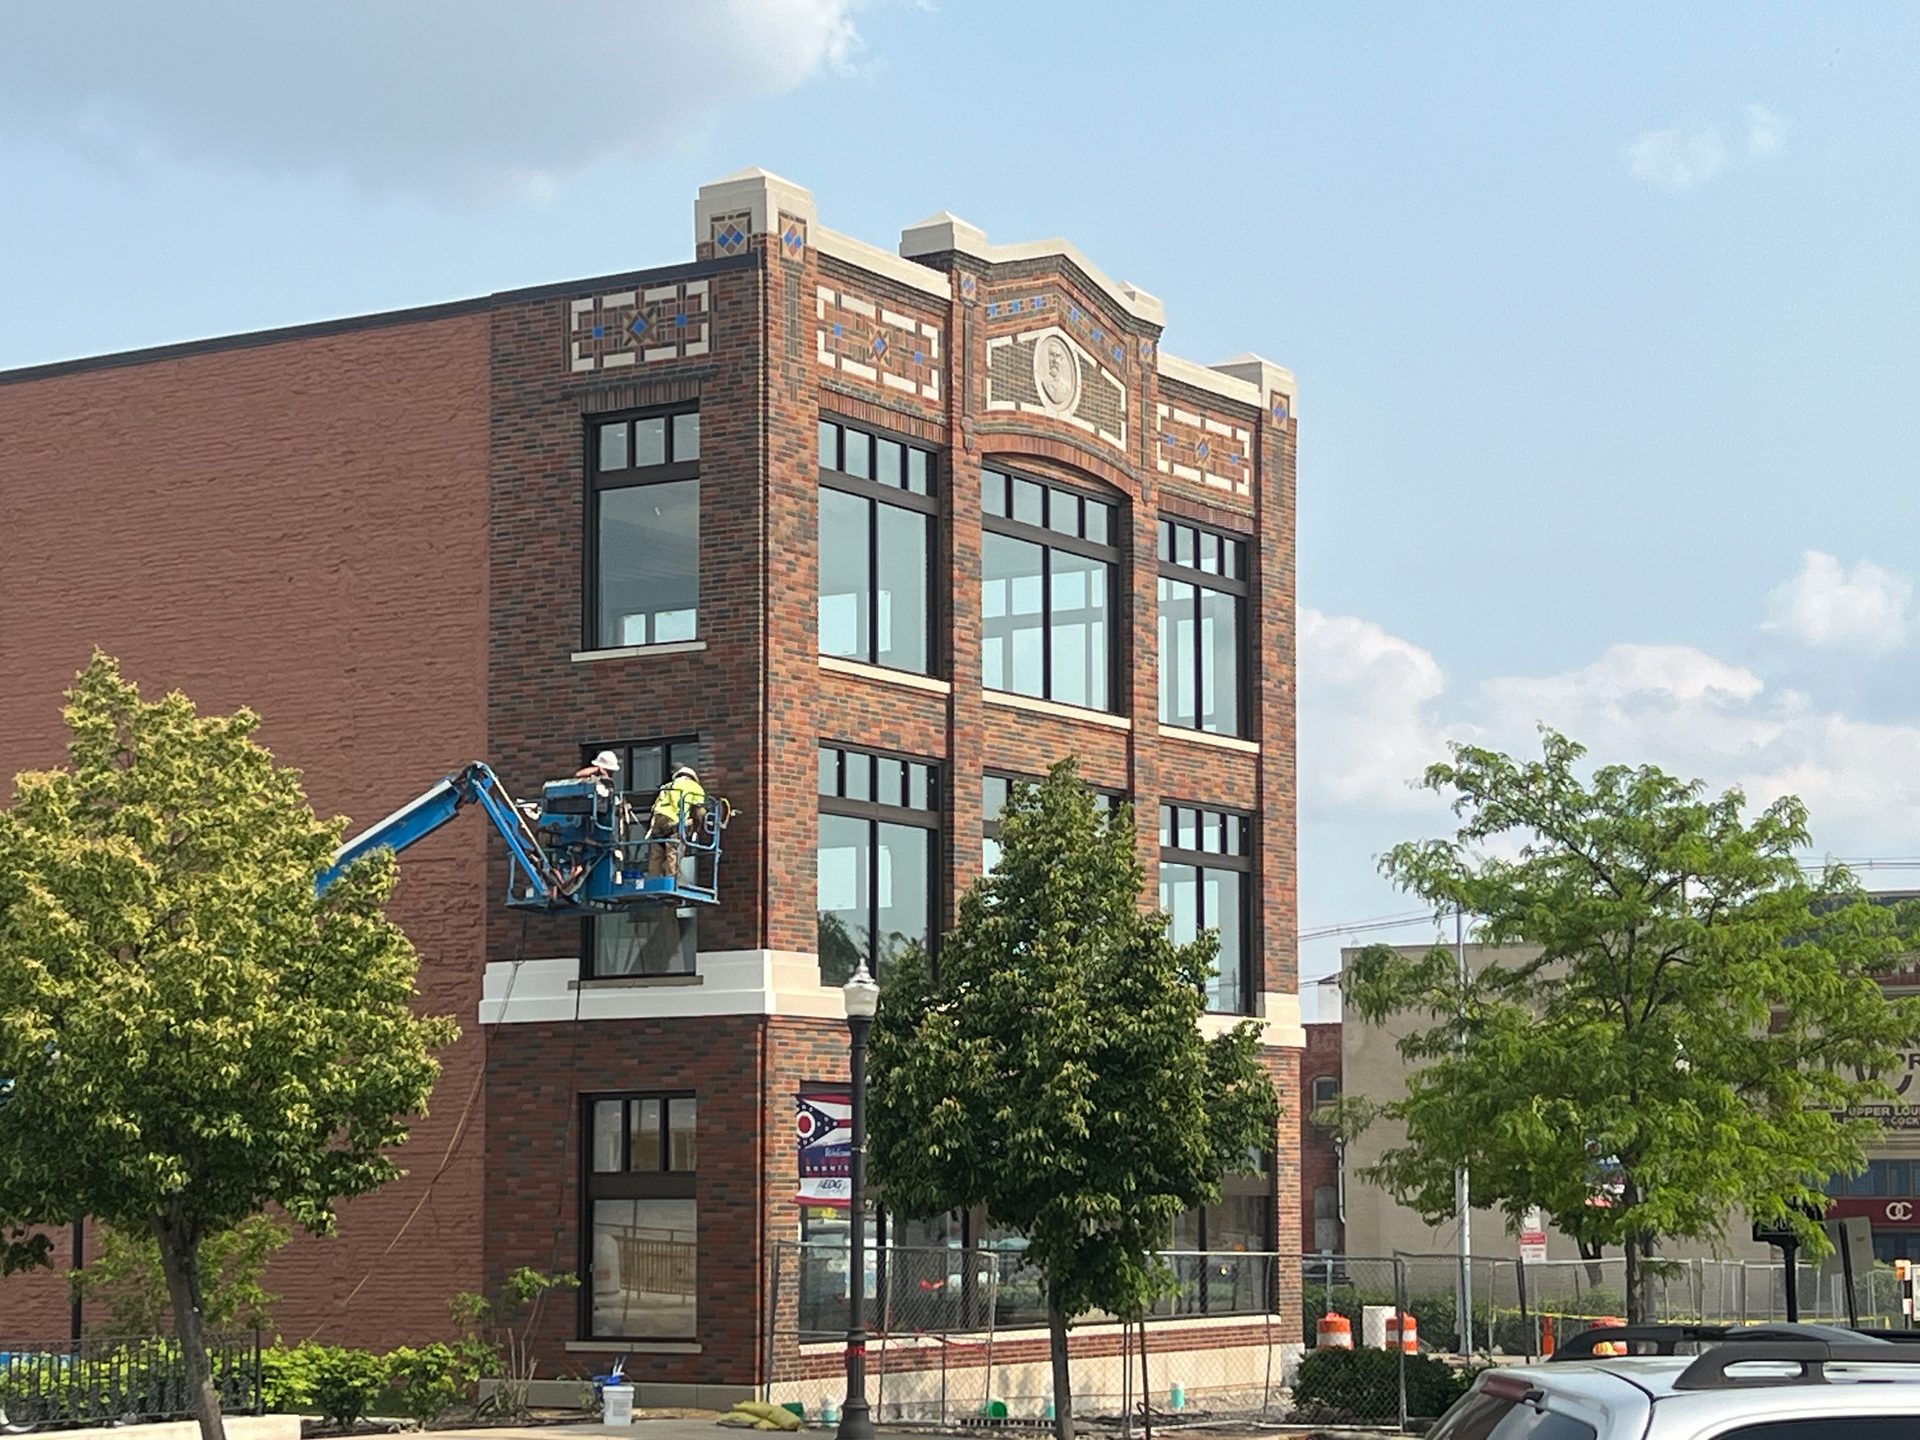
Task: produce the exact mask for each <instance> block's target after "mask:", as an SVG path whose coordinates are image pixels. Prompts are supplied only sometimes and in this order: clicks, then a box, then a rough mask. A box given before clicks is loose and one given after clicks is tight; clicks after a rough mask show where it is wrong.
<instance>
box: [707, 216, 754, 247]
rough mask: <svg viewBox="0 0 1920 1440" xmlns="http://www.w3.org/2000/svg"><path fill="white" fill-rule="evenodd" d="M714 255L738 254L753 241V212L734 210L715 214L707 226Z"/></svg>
mask: <svg viewBox="0 0 1920 1440" xmlns="http://www.w3.org/2000/svg"><path fill="white" fill-rule="evenodd" d="M708 229H709V231H710V232H711V234H710V238H711V239H712V241H713V253H714V254H716V255H739V254H743V253H744V252H745V251H746V248H747V246H748V245H750V244H751V243H752V242H753V212H752V211H750V210H736V211H733V212H732V213H731V214H727V215H716V216H714V217H713V221H712V223H711V224H710V225H709V226H708Z"/></svg>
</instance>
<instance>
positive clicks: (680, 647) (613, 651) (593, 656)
mask: <svg viewBox="0 0 1920 1440" xmlns="http://www.w3.org/2000/svg"><path fill="white" fill-rule="evenodd" d="M706 648H707V642H706V641H704V640H668V641H665V642H664V643H662V644H659V645H615V646H612V647H610V648H609V649H606V650H576V651H574V652H573V663H574V664H576V665H586V664H591V663H592V662H594V661H596V660H636V659H644V658H646V657H647V656H651V655H692V654H694V653H695V652H697V651H700V650H704V649H706Z"/></svg>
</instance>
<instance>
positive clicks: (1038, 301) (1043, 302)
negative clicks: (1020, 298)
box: [1033, 295, 1047, 310]
mask: <svg viewBox="0 0 1920 1440" xmlns="http://www.w3.org/2000/svg"><path fill="white" fill-rule="evenodd" d="M1033 308H1034V309H1036V310H1044V309H1046V308H1047V297H1046V296H1044V295H1036V296H1034V297H1033Z"/></svg>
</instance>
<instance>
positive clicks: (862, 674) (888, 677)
mask: <svg viewBox="0 0 1920 1440" xmlns="http://www.w3.org/2000/svg"><path fill="white" fill-rule="evenodd" d="M820 668H821V669H822V670H825V671H827V672H828V673H829V674H832V675H853V676H857V677H858V678H859V679H862V680H877V681H879V682H880V683H881V684H882V685H899V686H901V687H903V688H905V689H908V690H924V691H926V692H927V694H929V695H951V694H953V682H952V681H951V680H940V679H936V678H935V677H934V676H932V675H915V674H913V673H912V672H911V671H908V670H889V669H888V668H887V667H886V666H885V665H868V664H866V663H865V662H864V661H860V660H843V659H841V658H840V657H839V656H838V655H822V656H821V657H820Z"/></svg>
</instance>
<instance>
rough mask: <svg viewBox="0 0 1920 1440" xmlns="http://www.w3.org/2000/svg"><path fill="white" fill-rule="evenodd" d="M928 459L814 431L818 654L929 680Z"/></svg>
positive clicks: (931, 512)
mask: <svg viewBox="0 0 1920 1440" xmlns="http://www.w3.org/2000/svg"><path fill="white" fill-rule="evenodd" d="M936 494H937V486H936V476H935V465H934V455H933V452H932V451H931V450H927V449H924V448H922V447H920V446H917V445H909V444H907V443H905V442H904V441H900V440H893V439H889V438H887V437H886V436H883V435H870V434H868V433H867V432H866V431H864V430H857V429H855V428H853V427H852V426H850V425H843V424H841V423H839V422H838V421H834V420H822V421H821V422H820V653H821V654H822V655H835V656H839V657H840V658H842V659H846V660H862V661H865V662H866V663H867V664H869V665H884V666H886V667H888V668H889V669H893V670H907V671H912V672H913V673H915V674H919V675H926V674H930V673H932V670H933V665H934V660H933V655H934V647H933V610H934V605H933V556H934V533H935V523H934V522H935V517H936V516H937V515H938V513H939V501H938V499H937V498H936Z"/></svg>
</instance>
